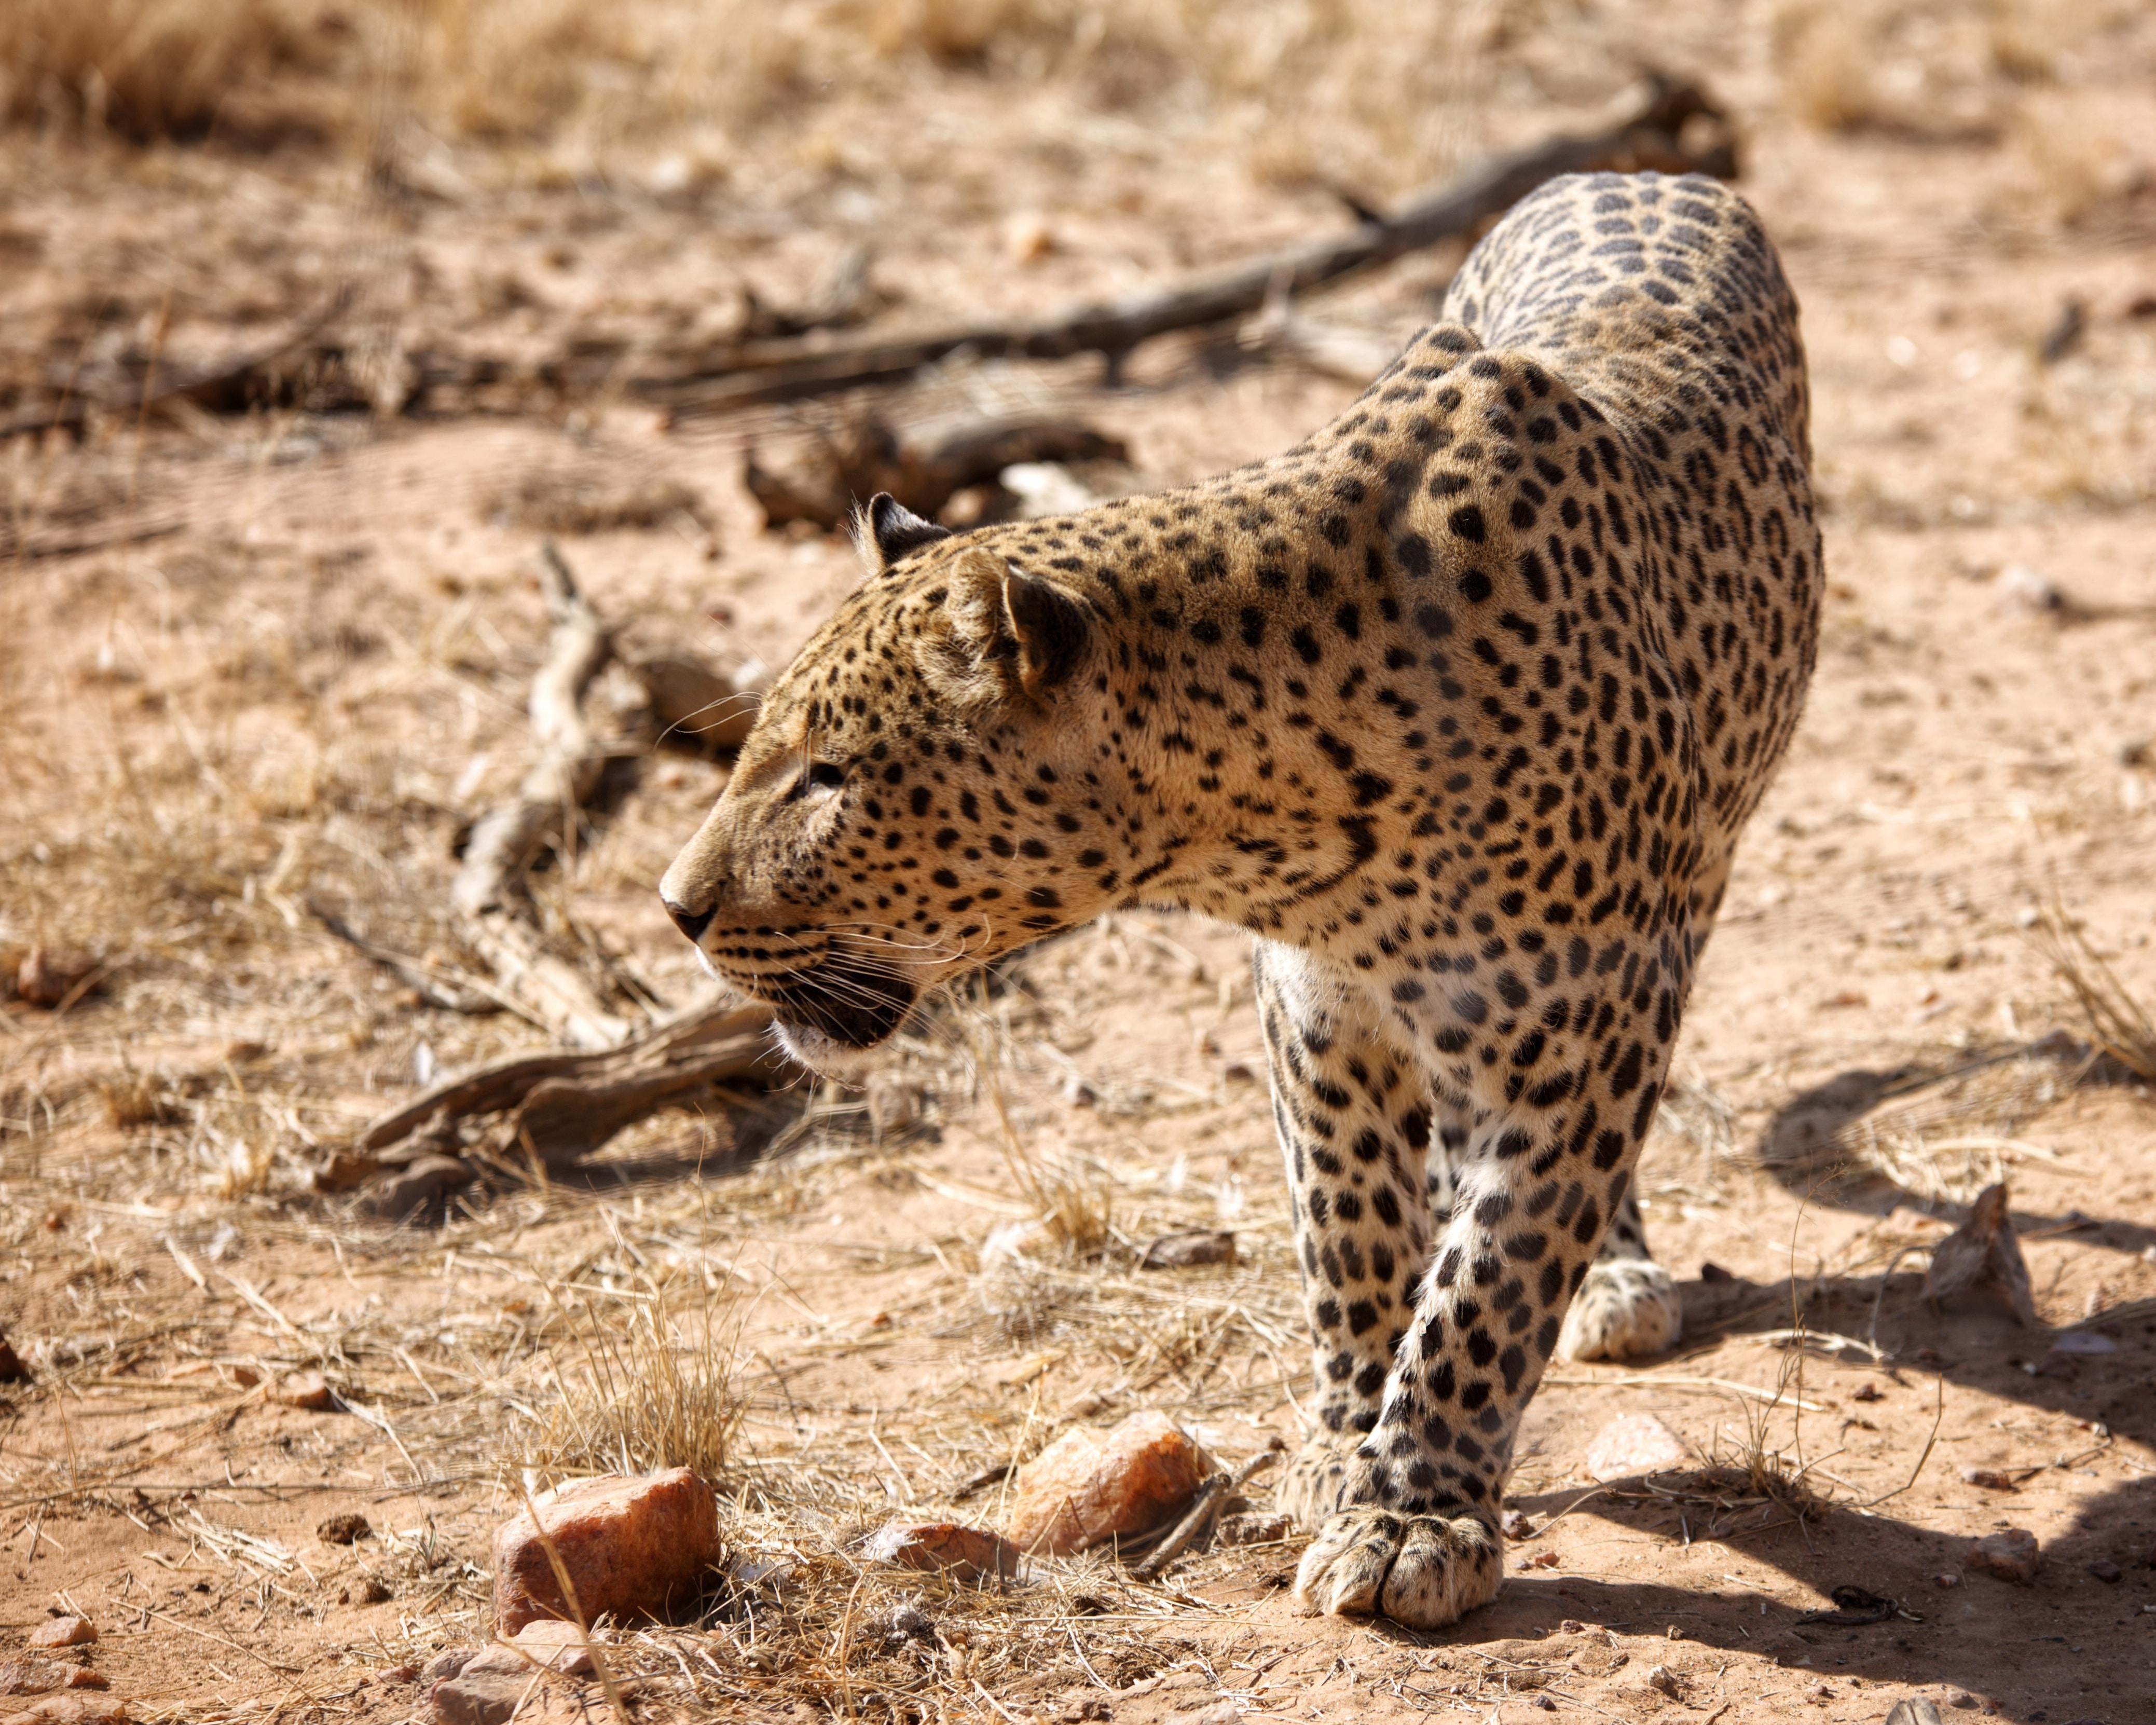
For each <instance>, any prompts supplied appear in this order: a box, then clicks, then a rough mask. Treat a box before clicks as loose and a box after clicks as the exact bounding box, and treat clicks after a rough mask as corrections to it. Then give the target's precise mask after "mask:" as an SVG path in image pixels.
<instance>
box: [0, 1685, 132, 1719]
mask: <svg viewBox="0 0 2156 1725" xmlns="http://www.w3.org/2000/svg"><path fill="white" fill-rule="evenodd" d="M128 1717H129V1716H128V1712H127V1703H126V1702H124V1701H121V1700H120V1699H118V1698H117V1697H114V1696H110V1695H85V1694H83V1693H81V1692H79V1691H78V1692H67V1693H62V1694H59V1695H48V1696H44V1697H41V1698H39V1699H38V1700H36V1701H33V1702H31V1703H30V1704H29V1706H28V1707H25V1708H23V1711H22V1712H19V1713H13V1714H10V1715H9V1716H8V1718H7V1719H6V1720H5V1721H0V1725H15V1722H16V1721H17V1720H24V1721H27V1722H28V1725H128Z"/></svg>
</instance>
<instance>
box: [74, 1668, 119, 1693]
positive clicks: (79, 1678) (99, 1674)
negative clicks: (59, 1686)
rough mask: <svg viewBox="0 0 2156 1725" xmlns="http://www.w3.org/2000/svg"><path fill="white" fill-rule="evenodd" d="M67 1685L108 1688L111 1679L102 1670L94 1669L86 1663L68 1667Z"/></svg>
mask: <svg viewBox="0 0 2156 1725" xmlns="http://www.w3.org/2000/svg"><path fill="white" fill-rule="evenodd" d="M67 1686H68V1687H69V1688H70V1689H110V1687H111V1686H112V1681H111V1680H110V1678H109V1677H107V1676H105V1673H104V1672H103V1671H92V1670H91V1669H90V1667H89V1666H86V1665H77V1666H69V1667H68V1674H67Z"/></svg>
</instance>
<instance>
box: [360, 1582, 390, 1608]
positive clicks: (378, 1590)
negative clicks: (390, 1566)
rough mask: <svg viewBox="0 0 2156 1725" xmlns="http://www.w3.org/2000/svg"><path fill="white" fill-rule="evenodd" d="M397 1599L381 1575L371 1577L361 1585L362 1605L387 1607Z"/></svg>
mask: <svg viewBox="0 0 2156 1725" xmlns="http://www.w3.org/2000/svg"><path fill="white" fill-rule="evenodd" d="M396 1597H397V1595H396V1594H394V1593H393V1591H391V1589H390V1586H389V1584H388V1582H386V1581H384V1580H383V1579H382V1578H381V1577H380V1576H379V1575H370V1576H368V1577H367V1579H366V1580H364V1581H362V1582H361V1583H360V1584H359V1603H360V1604H362V1605H386V1604H388V1603H389V1602H390V1600H392V1599H395V1598H396Z"/></svg>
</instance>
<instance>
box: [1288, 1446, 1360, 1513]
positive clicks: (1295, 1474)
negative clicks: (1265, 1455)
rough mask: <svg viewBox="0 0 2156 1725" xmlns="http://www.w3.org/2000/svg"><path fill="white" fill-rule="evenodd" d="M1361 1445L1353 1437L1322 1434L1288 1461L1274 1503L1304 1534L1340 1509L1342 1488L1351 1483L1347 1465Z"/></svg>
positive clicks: (1297, 1451)
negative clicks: (1291, 1518) (1348, 1478)
mask: <svg viewBox="0 0 2156 1725" xmlns="http://www.w3.org/2000/svg"><path fill="white" fill-rule="evenodd" d="M1360 1442H1362V1439H1361V1438H1360V1437H1359V1436H1358V1435H1354V1434H1352V1433H1350V1434H1345V1435H1343V1434H1341V1433H1338V1432H1331V1431H1322V1432H1320V1433H1319V1434H1318V1435H1317V1436H1316V1437H1313V1438H1312V1439H1311V1440H1309V1441H1308V1442H1307V1443H1306V1444H1305V1445H1303V1446H1302V1447H1301V1449H1300V1450H1296V1452H1295V1455H1293V1456H1292V1457H1291V1459H1290V1460H1289V1461H1288V1464H1287V1472H1286V1476H1285V1477H1283V1478H1282V1479H1281V1482H1280V1488H1279V1489H1278V1490H1277V1491H1275V1492H1274V1493H1273V1502H1276V1503H1277V1504H1278V1505H1279V1506H1280V1507H1281V1512H1282V1513H1283V1514H1285V1515H1288V1516H1291V1517H1294V1520H1295V1524H1296V1527H1300V1528H1301V1529H1302V1531H1303V1532H1306V1533H1315V1532H1317V1530H1318V1529H1319V1528H1321V1527H1323V1526H1324V1525H1325V1523H1326V1522H1327V1520H1328V1519H1329V1518H1330V1517H1331V1516H1332V1512H1333V1511H1335V1510H1336V1509H1337V1508H1339V1507H1340V1491H1341V1487H1342V1486H1344V1485H1346V1484H1347V1468H1348V1465H1349V1463H1350V1462H1351V1461H1353V1459H1354V1455H1355V1446H1356V1445H1358V1444H1359V1443H1360Z"/></svg>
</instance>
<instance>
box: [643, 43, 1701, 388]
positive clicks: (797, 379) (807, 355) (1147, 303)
mask: <svg viewBox="0 0 2156 1725" xmlns="http://www.w3.org/2000/svg"><path fill="white" fill-rule="evenodd" d="M1613 168H1614V169H1620V170H1637V169H1640V168H1659V169H1661V170H1662V171H1664V172H1672V173H1685V172H1707V173H1714V174H1718V175H1720V176H1722V177H1731V176H1733V175H1734V174H1735V172H1736V171H1737V162H1736V155H1735V151H1734V147H1733V146H1732V143H1731V141H1730V136H1729V131H1728V128H1727V121H1726V120H1725V118H1724V116H1723V115H1722V110H1721V109H1720V108H1719V107H1717V105H1715V104H1714V102H1712V100H1710V99H1709V98H1708V97H1707V95H1706V94H1705V93H1704V92H1703V91H1702V90H1701V89H1700V88H1699V87H1698V86H1697V85H1692V84H1689V83H1685V82H1681V81H1675V80H1668V79H1666V78H1663V77H1661V76H1660V75H1654V76H1650V79H1649V80H1648V82H1647V85H1646V87H1645V90H1644V91H1643V92H1642V93H1641V94H1640V95H1639V96H1638V97H1636V98H1635V99H1634V100H1632V101H1631V102H1630V103H1629V104H1628V105H1627V106H1626V107H1625V109H1624V110H1622V111H1621V112H1620V113H1619V114H1618V115H1617V116H1614V118H1613V119H1612V120H1611V121H1609V123H1608V124H1607V125H1605V126H1602V127H1600V128H1599V129H1598V130H1596V131H1591V132H1586V133H1582V134H1578V135H1575V136H1560V137H1556V138H1553V139H1551V140H1549V141H1547V142H1545V143H1543V144H1539V145H1537V146H1533V147H1532V148H1531V149H1527V150H1522V151H1514V152H1512V153H1510V154H1507V155H1502V156H1499V157H1494V158H1493V159H1491V161H1490V162H1486V163H1485V164H1483V165H1482V166H1481V167H1479V168H1477V169H1476V170H1475V171H1474V172H1471V173H1469V174H1468V175H1466V177H1464V178H1462V179H1460V180H1459V181H1458V182H1455V183H1453V184H1450V185H1447V186H1443V187H1437V188H1435V189H1433V190H1431V191H1429V192H1426V193H1423V194H1421V195H1420V196H1419V197H1417V198H1412V199H1410V200H1409V203H1407V205H1406V206H1405V207H1404V208H1403V209H1401V210H1400V211H1399V213H1398V214H1396V215H1394V216H1393V217H1392V218H1389V219H1383V220H1377V221H1368V222H1364V223H1361V224H1360V225H1358V227H1356V228H1353V229H1352V230H1351V231H1349V232H1347V233H1346V234H1336V235H1332V236H1328V237H1327V238H1324V239H1312V240H1305V241H1303V242H1302V243H1301V244H1298V245H1293V246H1289V247H1286V248H1284V249H1281V250H1279V251H1276V252H1270V253H1266V254H1263V255H1261V256H1259V257H1256V258H1252V259H1248V260H1247V261H1245V262H1244V263H1241V264H1232V265H1229V267H1227V268H1225V269H1223V270H1216V271H1214V272H1211V273H1209V274H1207V275H1200V276H1198V277H1196V278H1194V279H1193V280H1187V281H1184V282H1181V283H1178V284H1177V285H1174V286H1173V287H1170V288H1168V289H1166V290H1157V291H1154V292H1151V293H1144V294H1137V295H1128V296H1126V297H1124V298H1122V299H1116V300H1101V301H1097V302H1095V303H1093V304H1090V305H1080V306H1077V307H1075V308H1073V309H1072V310H1070V311H1065V312H1062V313H1060V314H1059V315H1057V316H1053V317H1050V318H1047V319H1045V320H1040V321H1014V322H983V323H974V324H962V325H957V326H952V327H950V328H947V329H943V330H939V331H932V332H931V333H928V334H926V335H921V336H910V337H900V338H896V339H893V338H891V337H884V338H882V339H872V340H865V341H853V342H846V343H833V342H830V341H763V342H752V343H750V344H747V345H746V346H744V347H741V348H738V349H737V350H736V351H734V352H731V353H730V354H728V355H727V356H726V357H725V358H724V359H723V360H722V361H721V362H720V363H718V364H716V365H713V366H709V367H705V368H702V369H695V368H690V369H685V370H681V371H677V372H671V373H665V374H654V373H646V374H644V375H643V376H640V377H633V378H631V379H629V388H630V390H631V391H632V392H633V393H635V394H637V395H639V396H640V397H641V398H644V399H645V400H648V401H650V402H654V403H658V404H660V405H662V406H665V407H670V408H672V409H673V410H674V411H675V413H726V412H728V411H731V409H733V408H741V407H747V406H750V405H752V404H753V403H758V402H772V401H788V400H798V399H800V398H803V397H806V396H811V395H818V394H824V393H829V392H831V391H834V390H839V389H850V388H855V387H857V386H859V385H861V384H865V383H876V382H890V381H891V380H892V379H894V378H897V377H904V376H906V374H907V373H909V372H916V371H918V370H920V369H921V367H924V366H928V365H932V364H934V363H935V362H937V360H940V359H942V358H944V357H947V356H948V355H950V354H952V353H955V352H958V351H959V350H960V349H961V348H964V349H967V350H969V351H970V352H973V353H976V354H978V355H980V356H981V357H1000V358H1022V359H1065V358H1068V357H1070V356H1072V355H1074V354H1079V353H1087V352H1100V353H1106V354H1107V355H1109V356H1110V357H1111V358H1114V357H1120V356H1121V355H1123V354H1126V353H1127V352H1130V350H1131V349H1132V348H1133V347H1137V345H1138V344H1139V343H1140V342H1142V341H1147V340H1149V339H1150V338H1151V337H1152V336H1159V335H1164V334H1167V333H1168V332H1169V331H1174V330H1186V329H1193V328H1199V327H1202V326H1205V325H1209V324H1217V323H1221V322H1224V321H1228V320H1229V319H1233V318H1238V317H1241V316H1245V315H1246V314H1248V313H1250V312H1252V311H1256V310H1257V309H1258V308H1259V307H1260V306H1261V305H1264V304H1265V300H1266V296H1267V294H1268V293H1269V292H1278V293H1285V294H1299V293H1305V292H1307V291H1308V290H1311V289H1312V288H1315V287H1317V286H1320V285H1324V284H1327V283H1332V282H1337V281H1341V280H1345V279H1346V278H1347V277H1348V276H1350V275H1356V274H1358V273H1360V272H1361V271H1363V270H1372V269H1375V268H1377V267H1378V265H1380V264H1387V263H1390V262H1391V261H1392V260H1393V259H1396V258H1399V257H1401V256H1404V255H1405V254H1408V253H1409V252H1414V251H1419V250H1424V249H1428V248H1429V247H1431V246H1434V245H1437V244H1441V243H1442V242H1444V241H1445V240H1448V239H1457V238H1460V237H1462V236H1464V235H1466V234H1471V233H1473V232H1474V231H1475V230H1476V228H1479V227H1481V225H1482V224H1483V223H1485V222H1487V221H1489V220H1490V219H1491V218H1493V217H1496V216H1497V215H1500V214H1501V213H1503V212H1504V211H1505V210H1507V209H1508V208H1511V207H1512V205H1513V204H1514V203H1517V202H1518V201H1519V200H1520V199H1521V198H1524V197H1526V196H1527V193H1530V192H1532V191H1533V190H1534V189H1535V188H1536V187H1537V186H1539V185H1541V184H1542V183H1543V182H1544V181H1545V180H1548V179H1553V178H1554V177H1557V176H1558V175H1559V174H1567V173H1583V172H1593V171H1595V170H1599V169H1613Z"/></svg>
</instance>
